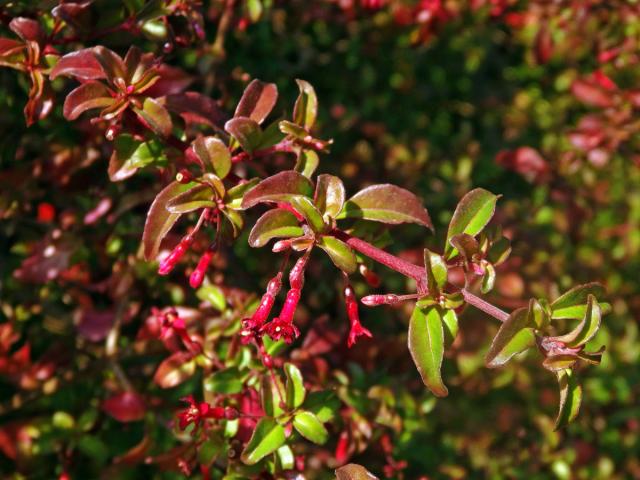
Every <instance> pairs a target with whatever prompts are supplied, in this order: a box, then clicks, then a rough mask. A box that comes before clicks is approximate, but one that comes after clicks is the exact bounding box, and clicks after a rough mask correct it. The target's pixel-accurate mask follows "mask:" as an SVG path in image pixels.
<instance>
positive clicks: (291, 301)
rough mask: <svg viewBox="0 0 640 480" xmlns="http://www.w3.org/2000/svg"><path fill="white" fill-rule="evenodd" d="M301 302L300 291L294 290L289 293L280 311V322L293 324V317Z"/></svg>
mask: <svg viewBox="0 0 640 480" xmlns="http://www.w3.org/2000/svg"><path fill="white" fill-rule="evenodd" d="M299 301H300V289H298V288H292V289H291V290H289V291H288V292H287V297H286V298H285V300H284V305H283V306H282V310H281V311H280V317H279V318H280V320H282V321H283V322H288V323H291V322H293V315H294V314H295V313H296V308H297V307H298V302H299Z"/></svg>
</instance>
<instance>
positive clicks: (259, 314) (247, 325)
mask: <svg viewBox="0 0 640 480" xmlns="http://www.w3.org/2000/svg"><path fill="white" fill-rule="evenodd" d="M281 288H282V272H280V273H278V275H276V276H275V277H273V278H272V279H271V280H270V281H269V283H268V285H267V291H266V292H265V294H264V295H263V296H262V299H261V300H260V305H258V308H257V309H256V311H255V312H254V314H253V315H252V316H251V318H245V319H244V320H243V321H242V327H243V330H244V331H245V332H247V334H248V333H250V332H251V331H255V330H257V329H259V328H260V327H261V326H262V325H263V324H264V322H266V321H267V318H268V317H269V314H270V313H271V309H272V308H273V304H274V302H275V301H276V296H277V295H278V293H279V292H280V289H281Z"/></svg>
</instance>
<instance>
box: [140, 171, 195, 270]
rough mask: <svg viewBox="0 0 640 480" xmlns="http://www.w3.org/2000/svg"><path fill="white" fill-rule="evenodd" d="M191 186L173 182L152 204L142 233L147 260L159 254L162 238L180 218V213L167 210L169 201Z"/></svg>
mask: <svg viewBox="0 0 640 480" xmlns="http://www.w3.org/2000/svg"><path fill="white" fill-rule="evenodd" d="M191 186H192V185H191ZM189 187H190V185H189V184H181V183H178V182H172V183H170V184H169V185H167V186H166V187H165V188H164V189H163V190H162V191H161V192H160V193H159V194H158V195H157V196H156V198H155V200H154V201H153V203H152V204H151V207H150V208H149V212H148V213H147V220H146V222H145V224H144V232H143V233H142V246H143V250H144V258H145V259H146V260H152V259H154V258H155V257H156V255H158V250H159V248H160V243H161V242H162V239H164V237H165V236H166V235H167V233H169V230H171V227H173V225H174V224H175V223H176V222H177V221H178V219H179V218H180V214H179V213H171V212H169V211H168V210H167V208H166V207H167V203H168V202H169V200H171V199H172V198H174V197H175V196H177V195H179V194H181V193H182V192H184V191H186V190H188V189H189Z"/></svg>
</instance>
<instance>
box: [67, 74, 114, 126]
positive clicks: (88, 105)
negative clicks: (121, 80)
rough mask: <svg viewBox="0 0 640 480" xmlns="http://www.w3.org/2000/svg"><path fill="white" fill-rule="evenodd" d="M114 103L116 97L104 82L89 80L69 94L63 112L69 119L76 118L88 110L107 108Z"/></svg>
mask: <svg viewBox="0 0 640 480" xmlns="http://www.w3.org/2000/svg"><path fill="white" fill-rule="evenodd" d="M113 103H114V99H113V98H112V97H111V95H110V93H109V89H108V88H107V87H105V86H104V84H102V83H100V82H97V81H89V82H87V83H83V84H82V85H80V86H79V87H78V88H76V89H75V90H73V91H72V92H71V93H69V95H67V98H66V99H65V101H64V107H63V109H62V113H63V115H64V117H65V118H66V119H67V120H75V119H76V118H78V117H79V116H80V115H81V114H82V113H84V112H86V111H87V110H92V109H94V108H105V107H107V106H109V105H111V104H113Z"/></svg>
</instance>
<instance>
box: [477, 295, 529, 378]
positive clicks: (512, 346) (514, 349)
mask: <svg viewBox="0 0 640 480" xmlns="http://www.w3.org/2000/svg"><path fill="white" fill-rule="evenodd" d="M531 327H532V325H531V324H530V323H529V315H528V309H527V308H518V309H517V310H514V311H513V312H511V315H509V318H508V319H507V320H506V321H505V322H504V323H503V324H502V325H501V326H500V329H499V330H498V333H497V334H496V336H495V338H494V339H493V342H492V343H491V348H489V351H488V352H487V355H486V357H485V364H486V366H487V367H489V368H496V367H500V366H502V365H504V364H505V363H507V362H508V361H509V360H510V359H511V357H513V356H514V355H516V354H518V353H520V352H523V351H525V350H526V349H527V348H529V347H532V346H533V345H534V344H535V341H536V337H535V334H534V333H533V328H531Z"/></svg>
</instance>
